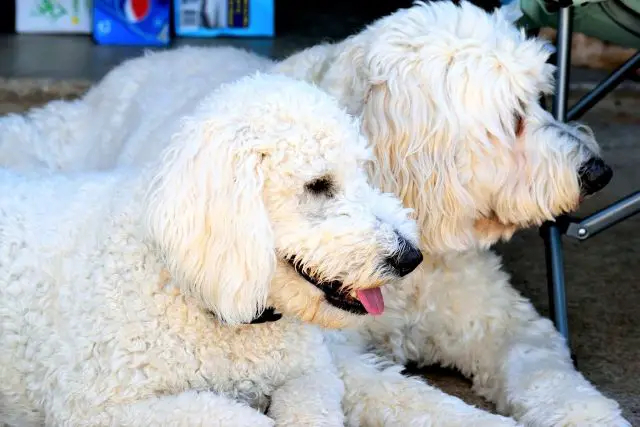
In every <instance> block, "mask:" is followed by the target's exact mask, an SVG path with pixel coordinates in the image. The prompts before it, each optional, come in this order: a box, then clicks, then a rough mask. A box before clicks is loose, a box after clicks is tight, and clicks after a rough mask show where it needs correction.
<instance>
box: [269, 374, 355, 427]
mask: <svg viewBox="0 0 640 427" xmlns="http://www.w3.org/2000/svg"><path fill="white" fill-rule="evenodd" d="M343 396H344V385H343V383H342V380H341V379H340V377H339V375H338V373H337V371H336V369H335V368H334V367H333V366H332V367H327V369H324V370H315V371H312V372H307V373H305V374H304V375H302V376H299V377H297V378H295V379H292V380H289V381H287V382H285V383H284V384H283V385H282V386H281V387H279V388H278V389H276V390H275V391H274V393H273V394H272V395H271V404H270V405H269V411H268V414H269V416H270V417H271V418H273V419H274V420H275V422H276V426H278V427H285V426H286V427H297V426H300V427H312V426H313V427H343V426H344V414H343V411H342V398H343Z"/></svg>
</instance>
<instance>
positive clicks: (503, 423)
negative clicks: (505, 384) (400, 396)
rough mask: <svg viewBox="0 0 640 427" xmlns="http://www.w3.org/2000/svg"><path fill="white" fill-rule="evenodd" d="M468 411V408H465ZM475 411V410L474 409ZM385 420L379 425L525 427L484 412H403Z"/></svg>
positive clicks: (506, 418)
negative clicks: (444, 413)
mask: <svg viewBox="0 0 640 427" xmlns="http://www.w3.org/2000/svg"><path fill="white" fill-rule="evenodd" d="M465 409H467V408H465ZM474 409H475V408H474ZM396 415H397V416H390V417H388V418H386V419H385V422H384V423H382V424H379V425H384V426H389V427H392V426H394V427H395V426H411V427H432V426H434V425H437V426H442V427H467V426H474V427H523V426H522V424H518V422H517V421H515V420H514V419H513V418H509V417H503V416H501V415H495V414H492V413H489V412H485V411H482V410H479V409H478V410H474V411H472V412H469V411H468V410H465V411H461V412H460V413H458V414H456V413H449V414H446V415H445V416H443V414H438V413H437V412H436V413H431V414H430V413H425V412H414V411H403V412H402V413H398V414H396Z"/></svg>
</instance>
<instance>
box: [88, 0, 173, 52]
mask: <svg viewBox="0 0 640 427" xmlns="http://www.w3.org/2000/svg"><path fill="white" fill-rule="evenodd" d="M170 10H171V0H94V3H93V38H94V40H95V41H96V43H99V44H111V45H145V46H163V45H167V44H168V43H169V42H170V40H171V28H170V25H171V23H170V16H171V12H170Z"/></svg>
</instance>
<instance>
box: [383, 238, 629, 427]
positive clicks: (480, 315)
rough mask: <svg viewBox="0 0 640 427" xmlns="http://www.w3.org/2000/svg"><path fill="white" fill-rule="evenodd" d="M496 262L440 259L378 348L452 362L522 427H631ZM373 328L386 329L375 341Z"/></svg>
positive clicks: (481, 257) (480, 257) (471, 257)
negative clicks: (579, 369) (439, 271)
mask: <svg viewBox="0 0 640 427" xmlns="http://www.w3.org/2000/svg"><path fill="white" fill-rule="evenodd" d="M500 264H501V262H500V258H499V257H498V256H497V255H495V254H493V253H491V252H489V251H486V252H474V253H468V254H459V255H456V256H455V257H453V258H449V259H446V260H443V265H444V266H445V267H446V269H443V271H444V270H446V273H447V274H446V275H444V274H438V275H434V276H428V275H427V274H425V273H422V274H421V275H417V276H416V277H415V280H417V281H416V289H419V292H416V294H417V295H419V297H418V298H416V300H417V303H415V304H409V306H408V309H409V312H413V313H406V312H405V313H400V316H404V317H405V318H406V319H410V320H409V321H407V323H406V325H405V326H404V329H402V328H398V327H397V325H396V326H394V327H393V328H391V327H389V328H388V331H387V332H386V336H387V337H388V338H387V339H386V340H385V341H382V340H381V338H383V337H384V336H385V334H381V335H378V336H377V338H378V343H379V345H380V346H381V347H387V350H390V351H391V352H392V353H393V354H395V355H396V356H397V357H398V356H399V358H400V359H404V360H400V361H401V362H405V361H406V360H414V361H418V362H422V363H433V362H441V363H443V364H446V365H455V366H456V367H458V368H459V369H460V370H461V371H462V372H463V373H465V374H466V375H468V376H470V377H472V378H473V382H474V389H475V390H476V391H477V392H478V393H480V394H481V395H483V396H485V397H486V398H488V399H489V400H491V401H493V402H494V403H496V405H497V407H498V410H499V411H500V412H501V413H505V414H509V415H511V416H513V417H514V418H516V419H517V420H519V421H520V422H521V423H522V424H524V425H526V426H530V427H551V426H611V427H613V426H619V427H622V426H629V423H628V422H627V421H625V420H624V419H623V418H622V416H621V411H620V408H619V406H618V404H617V403H616V402H614V401H612V400H610V399H607V398H606V397H604V396H603V395H602V394H601V393H599V392H598V391H597V390H596V388H595V387H594V386H593V385H592V384H591V383H590V382H589V381H587V380H586V379H585V378H584V377H583V376H582V375H581V374H580V373H579V372H577V371H576V370H575V368H574V366H573V363H572V361H571V357H570V353H569V349H568V348H567V345H566V343H565V340H564V339H563V337H562V336H561V335H560V334H559V333H558V332H557V330H556V329H555V327H554V326H553V324H552V322H551V321H550V320H548V319H546V318H542V317H541V316H540V315H539V314H538V313H537V312H536V311H535V309H534V308H533V306H532V305H531V303H530V302H529V301H528V300H526V299H525V298H523V297H522V296H521V295H520V294H519V293H518V292H517V291H516V290H515V289H514V288H513V287H512V286H511V284H510V283H509V277H508V275H507V274H506V273H505V272H503V271H502V269H501V265H500ZM400 316H395V318H398V317H400ZM392 318H393V317H392ZM378 328H379V329H381V330H383V329H384V328H385V325H384V324H379V325H377V326H375V325H374V327H373V328H372V332H373V333H374V336H375V335H376V330H377V329H378ZM401 329H402V332H401V331H400V330H401ZM394 333H395V334H401V336H390V335H393V334H394ZM390 342H392V343H395V344H393V348H388V347H389V346H390V344H388V343H390Z"/></svg>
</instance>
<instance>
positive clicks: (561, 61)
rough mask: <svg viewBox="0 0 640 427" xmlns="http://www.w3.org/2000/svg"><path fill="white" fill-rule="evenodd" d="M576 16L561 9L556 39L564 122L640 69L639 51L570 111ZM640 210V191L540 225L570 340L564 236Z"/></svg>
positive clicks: (558, 112) (590, 232) (552, 296)
mask: <svg viewBox="0 0 640 427" xmlns="http://www.w3.org/2000/svg"><path fill="white" fill-rule="evenodd" d="M572 18H573V7H572V6H568V7H562V8H561V9H560V10H559V11H558V28H557V29H558V33H557V34H558V35H557V39H556V48H557V51H556V57H557V70H556V73H557V75H556V85H557V86H556V93H555V95H554V98H553V105H552V114H553V116H554V117H555V118H556V119H557V120H560V121H563V122H566V121H571V120H577V119H579V118H580V117H582V115H584V114H585V113H586V112H588V111H589V110H590V109H591V108H592V107H593V106H594V105H596V104H597V103H598V102H599V101H600V100H602V98H604V97H605V96H606V95H608V94H609V93H611V91H613V90H614V89H615V88H616V87H618V86H619V85H620V83H622V82H623V81H624V80H625V79H627V78H632V74H634V72H635V70H637V69H638V68H640V52H638V53H636V54H635V55H634V56H633V57H631V58H630V59H629V60H628V61H627V62H626V63H625V64H623V65H622V66H620V67H619V68H618V69H617V70H615V71H613V72H612V73H611V74H610V75H609V76H608V77H607V78H605V79H604V80H603V81H602V82H600V83H599V84H598V85H597V86H596V87H595V88H594V89H593V90H592V91H591V92H589V93H587V94H586V95H585V96H584V97H582V99H580V100H579V101H578V102H577V103H576V105H574V106H573V107H572V108H571V109H569V110H568V111H567V98H568V90H569V70H570V66H571V61H570V59H571V35H572ZM639 212H640V191H637V192H635V193H632V194H630V195H628V196H626V197H624V198H622V199H620V200H618V201H617V202H614V203H613V204H611V205H609V206H607V207H606V208H604V209H602V210H600V211H598V212H596V213H594V214H592V215H589V216H588V217H586V218H582V219H579V218H574V217H570V216H563V217H560V218H557V219H556V221H555V222H547V223H545V224H544V225H543V226H542V227H541V228H540V235H541V237H542V239H543V240H544V245H545V258H546V266H547V283H548V288H549V306H550V310H551V318H552V320H553V321H554V323H555V325H556V327H557V328H558V330H559V331H560V333H561V334H562V335H563V336H564V337H565V338H566V339H567V342H569V322H568V319H567V300H566V294H565V278H564V258H563V250H562V235H566V236H567V237H571V238H574V239H577V240H579V241H585V240H587V239H589V238H590V237H593V236H595V235H596V234H598V233H600V232H601V231H604V230H606V229H607V228H609V227H611V226H613V225H615V224H617V223H619V222H621V221H623V220H625V219H627V218H629V217H630V216H632V215H635V214H637V213H639Z"/></svg>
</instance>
